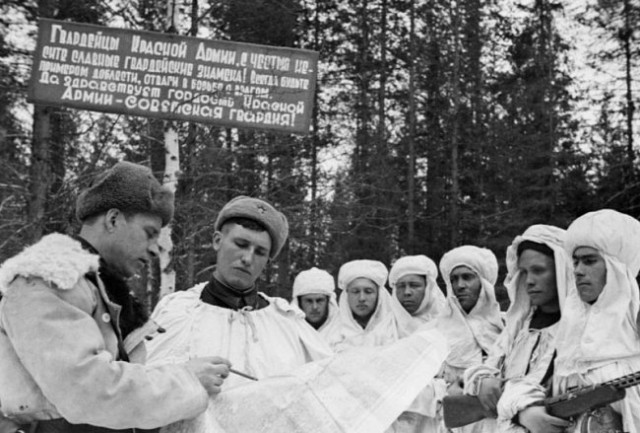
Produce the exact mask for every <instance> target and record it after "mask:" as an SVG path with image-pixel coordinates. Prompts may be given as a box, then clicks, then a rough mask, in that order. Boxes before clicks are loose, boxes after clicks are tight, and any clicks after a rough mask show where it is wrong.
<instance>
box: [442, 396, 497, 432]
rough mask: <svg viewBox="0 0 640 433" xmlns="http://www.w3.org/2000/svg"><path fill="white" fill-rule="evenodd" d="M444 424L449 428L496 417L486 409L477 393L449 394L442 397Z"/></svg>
mask: <svg viewBox="0 0 640 433" xmlns="http://www.w3.org/2000/svg"><path fill="white" fill-rule="evenodd" d="M442 412H443V416H444V425H445V426H447V428H456V427H463V426H465V425H467V424H471V423H474V422H478V421H481V420H483V419H485V418H490V417H494V415H493V414H491V413H489V412H487V411H486V410H484V407H483V406H482V403H480V400H478V397H476V396H475V395H449V396H446V397H444V398H443V399H442Z"/></svg>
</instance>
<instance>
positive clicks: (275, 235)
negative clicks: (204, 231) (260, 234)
mask: <svg viewBox="0 0 640 433" xmlns="http://www.w3.org/2000/svg"><path fill="white" fill-rule="evenodd" d="M231 218H247V219H250V220H253V221H256V222H258V223H259V224H261V225H263V226H264V228H266V229H267V231H268V232H269V236H270V237H271V251H270V253H269V257H271V258H272V259H274V258H276V257H277V255H278V254H279V253H280V250H282V247H283V246H284V243H285V242H286V241H287V236H289V223H288V221H287V217H285V216H284V214H283V213H281V212H278V211H277V210H276V209H275V208H274V207H273V206H271V205H270V204H269V203H267V202H266V201H264V200H260V199H257V198H253V197H247V196H244V195H239V196H238V197H235V198H233V199H231V200H230V201H229V202H228V203H227V204H225V205H224V207H223V208H222V210H221V211H220V213H219V214H218V218H217V219H216V224H215V227H214V228H215V230H216V231H219V230H220V229H221V228H222V226H223V224H224V223H225V221H227V220H228V219H231Z"/></svg>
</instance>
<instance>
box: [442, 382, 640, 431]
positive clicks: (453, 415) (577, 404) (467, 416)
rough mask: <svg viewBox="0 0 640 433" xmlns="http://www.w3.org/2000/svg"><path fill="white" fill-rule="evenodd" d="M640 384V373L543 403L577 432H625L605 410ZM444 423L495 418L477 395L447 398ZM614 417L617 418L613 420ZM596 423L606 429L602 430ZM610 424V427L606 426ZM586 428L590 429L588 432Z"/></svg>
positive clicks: (454, 424) (617, 419) (581, 389)
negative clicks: (627, 390)
mask: <svg viewBox="0 0 640 433" xmlns="http://www.w3.org/2000/svg"><path fill="white" fill-rule="evenodd" d="M638 384H640V371H639V372H635V373H632V374H628V375H626V376H622V377H618V378H616V379H613V380H610V381H607V382H603V383H599V384H596V385H587V386H583V387H578V388H574V389H571V390H569V391H567V392H565V393H564V394H560V395H558V396H555V397H549V398H546V399H544V400H541V401H540V402H539V403H538V404H540V405H542V406H544V407H545V408H546V409H547V412H548V413H549V414H550V415H553V416H555V417H558V418H562V419H567V420H573V421H576V428H575V430H574V431H575V432H583V433H584V432H591V433H594V432H597V431H607V432H617V431H619V432H622V423H621V419H620V417H619V415H617V414H615V413H613V414H611V413H610V412H611V411H607V410H603V408H606V407H607V406H608V405H609V404H611V403H613V402H616V401H618V400H622V399H623V398H624V396H625V394H626V392H625V389H626V388H630V387H632V386H636V385H638ZM442 406H443V415H444V423H445V425H446V426H447V427H448V428H456V427H462V426H465V425H468V424H471V423H474V422H477V421H480V420H483V419H485V418H488V417H491V416H492V414H490V413H488V412H487V411H486V410H485V409H484V407H483V406H482V404H481V403H480V400H478V397H476V396H473V395H456V396H447V397H444V399H443V400H442ZM612 417H613V419H612ZM596 424H598V425H602V428H604V430H598V428H600V427H597V428H596V427H595V426H596ZM605 424H606V427H605V426H604V425H605ZM585 429H586V430H585Z"/></svg>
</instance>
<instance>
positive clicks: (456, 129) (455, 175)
mask: <svg viewBox="0 0 640 433" xmlns="http://www.w3.org/2000/svg"><path fill="white" fill-rule="evenodd" d="M459 8H460V6H459V3H458V2H456V4H455V6H453V8H452V9H451V18H452V19H451V21H452V24H453V25H452V32H453V44H454V47H453V74H452V78H451V81H452V82H451V89H452V95H451V98H452V101H451V103H452V113H451V121H452V129H451V199H450V206H451V208H450V218H451V234H450V239H449V243H450V247H454V246H456V245H458V232H459V230H460V207H459V203H460V201H459V196H460V184H459V176H460V174H459V172H458V147H459V142H458V141H459V136H460V23H459V19H460V9H459Z"/></svg>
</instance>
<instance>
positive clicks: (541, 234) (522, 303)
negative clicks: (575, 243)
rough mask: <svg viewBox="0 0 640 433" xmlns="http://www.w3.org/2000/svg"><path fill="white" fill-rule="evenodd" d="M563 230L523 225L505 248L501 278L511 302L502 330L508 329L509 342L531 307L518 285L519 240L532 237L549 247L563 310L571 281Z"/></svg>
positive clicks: (537, 225)
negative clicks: (503, 275)
mask: <svg viewBox="0 0 640 433" xmlns="http://www.w3.org/2000/svg"><path fill="white" fill-rule="evenodd" d="M565 233H566V232H565V231H564V230H562V229H561V228H558V227H555V226H550V225H544V224H535V225H532V226H530V227H529V228H528V229H526V230H525V231H524V233H523V234H522V235H520V236H516V238H515V239H514V240H513V242H512V243H511V245H509V247H508V248H507V257H506V262H507V277H506V278H505V280H504V285H505V287H506V288H507V294H508V295H509V300H510V301H511V305H509V309H508V310H507V315H506V330H505V332H508V335H509V338H508V341H509V342H513V341H514V339H515V337H516V335H517V334H518V332H519V331H520V330H521V329H522V327H523V325H524V321H525V320H526V319H527V316H528V315H529V312H530V310H531V301H530V299H529V295H528V294H527V290H526V287H524V286H522V285H521V287H518V280H519V276H520V271H519V270H518V246H519V245H520V244H521V243H522V242H523V241H532V242H536V243H539V244H544V245H546V246H548V247H549V248H551V250H552V251H553V259H554V262H555V265H556V286H557V288H558V301H559V303H560V310H561V311H564V310H563V308H564V302H565V298H566V295H567V290H568V289H569V287H572V286H573V285H574V280H573V270H572V265H571V260H570V259H569V256H567V253H566V252H565V250H564V248H563V245H564V237H565Z"/></svg>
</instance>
